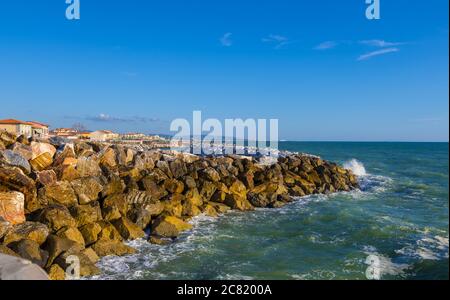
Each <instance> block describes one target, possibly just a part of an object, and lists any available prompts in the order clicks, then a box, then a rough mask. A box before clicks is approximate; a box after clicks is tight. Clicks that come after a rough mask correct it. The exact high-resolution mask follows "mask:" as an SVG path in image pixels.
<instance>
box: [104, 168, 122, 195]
mask: <svg viewBox="0 0 450 300" xmlns="http://www.w3.org/2000/svg"><path fill="white" fill-rule="evenodd" d="M107 181H108V182H107V183H106V185H104V187H103V190H102V192H101V194H102V197H107V196H110V195H113V194H121V193H123V191H124V190H125V188H126V186H125V183H124V182H123V180H122V179H120V177H119V176H117V175H115V174H111V175H110V176H109V177H108V179H107Z"/></svg>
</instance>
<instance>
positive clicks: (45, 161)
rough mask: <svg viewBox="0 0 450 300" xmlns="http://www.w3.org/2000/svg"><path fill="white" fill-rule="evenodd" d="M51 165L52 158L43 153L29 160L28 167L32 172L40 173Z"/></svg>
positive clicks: (48, 154) (48, 153)
mask: <svg viewBox="0 0 450 300" xmlns="http://www.w3.org/2000/svg"><path fill="white" fill-rule="evenodd" d="M52 163H53V157H52V154H51V153H50V152H44V153H42V154H41V155H39V156H37V157H35V158H33V159H32V160H30V165H31V167H32V168H33V170H34V171H42V170H45V169H47V168H48V167H50V166H51V165H52Z"/></svg>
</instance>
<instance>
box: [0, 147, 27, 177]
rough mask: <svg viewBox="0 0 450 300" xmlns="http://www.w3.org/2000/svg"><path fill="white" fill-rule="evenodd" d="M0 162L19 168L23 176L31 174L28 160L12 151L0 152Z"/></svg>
mask: <svg viewBox="0 0 450 300" xmlns="http://www.w3.org/2000/svg"><path fill="white" fill-rule="evenodd" d="M0 161H3V162H4V163H6V164H8V165H10V166H13V167H18V168H20V169H21V170H22V171H23V172H25V174H30V172H31V166H30V164H29V163H28V160H27V159H26V158H25V157H23V156H22V155H21V154H20V153H17V152H14V151H12V150H2V151H0Z"/></svg>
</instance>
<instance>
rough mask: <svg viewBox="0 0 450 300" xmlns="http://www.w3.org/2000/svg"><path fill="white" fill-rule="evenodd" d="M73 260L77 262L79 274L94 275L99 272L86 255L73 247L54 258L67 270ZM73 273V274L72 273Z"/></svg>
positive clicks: (82, 275) (83, 275)
mask: <svg viewBox="0 0 450 300" xmlns="http://www.w3.org/2000/svg"><path fill="white" fill-rule="evenodd" d="M74 261H77V262H79V266H80V269H79V271H80V274H79V275H80V276H81V277H85V276H94V275H98V274H100V269H99V268H98V267H97V266H96V265H95V264H94V263H93V262H92V261H91V260H90V258H89V257H88V256H86V255H85V254H83V253H82V252H78V251H75V250H73V249H71V250H68V251H65V252H63V253H62V254H61V255H60V256H58V257H57V258H56V259H55V263H56V264H58V265H59V266H60V267H61V268H62V269H64V270H67V269H68V268H69V267H70V266H71V265H72V264H73V262H74ZM74 275H75V274H74Z"/></svg>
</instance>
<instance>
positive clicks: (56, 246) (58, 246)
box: [43, 235, 84, 267]
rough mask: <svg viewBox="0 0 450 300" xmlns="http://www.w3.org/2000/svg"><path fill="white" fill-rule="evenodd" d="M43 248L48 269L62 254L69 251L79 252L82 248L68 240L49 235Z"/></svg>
mask: <svg viewBox="0 0 450 300" xmlns="http://www.w3.org/2000/svg"><path fill="white" fill-rule="evenodd" d="M43 248H44V249H45V250H46V251H47V252H48V255H49V256H48V261H47V265H46V266H47V267H50V266H51V265H52V264H53V262H54V261H55V259H56V258H57V257H58V256H59V255H60V254H61V253H63V252H66V251H71V252H72V253H77V252H81V251H82V250H83V249H84V247H83V246H82V245H80V244H78V243H76V242H74V241H71V240H69V239H66V238H63V237H59V236H56V235H49V236H48V238H47V241H46V242H45V244H44V245H43Z"/></svg>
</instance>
